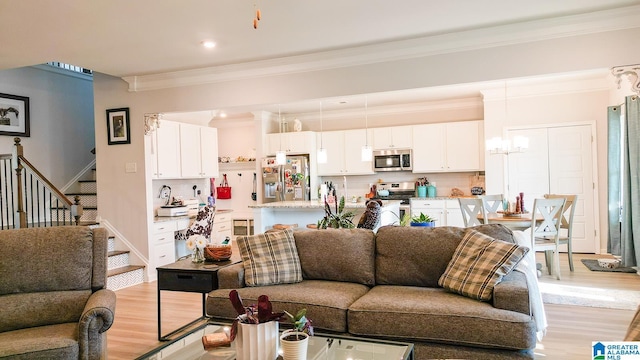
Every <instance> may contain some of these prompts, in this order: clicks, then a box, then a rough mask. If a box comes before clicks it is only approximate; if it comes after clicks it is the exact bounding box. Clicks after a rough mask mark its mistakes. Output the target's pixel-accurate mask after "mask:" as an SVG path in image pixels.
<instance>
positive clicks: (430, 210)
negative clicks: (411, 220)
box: [410, 198, 464, 227]
mask: <svg viewBox="0 0 640 360" xmlns="http://www.w3.org/2000/svg"><path fill="white" fill-rule="evenodd" d="M410 209H411V210H410V211H411V217H413V216H417V215H420V213H423V214H425V215H429V216H430V217H432V218H434V219H436V226H457V227H464V221H463V220H462V213H461V211H460V203H459V202H458V200H442V199H422V198H414V199H411V200H410Z"/></svg>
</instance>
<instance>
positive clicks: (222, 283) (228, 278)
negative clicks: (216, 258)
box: [218, 263, 245, 289]
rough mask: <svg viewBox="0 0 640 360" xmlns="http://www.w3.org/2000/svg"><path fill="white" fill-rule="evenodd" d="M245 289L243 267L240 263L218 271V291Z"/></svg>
mask: <svg viewBox="0 0 640 360" xmlns="http://www.w3.org/2000/svg"><path fill="white" fill-rule="evenodd" d="M242 287H245V283H244V266H243V265H242V263H238V264H233V265H230V266H227V267H224V268H222V269H220V270H218V288H219V289H239V288H242Z"/></svg>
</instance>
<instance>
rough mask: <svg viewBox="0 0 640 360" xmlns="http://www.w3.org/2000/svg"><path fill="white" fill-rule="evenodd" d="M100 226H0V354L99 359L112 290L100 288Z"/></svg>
mask: <svg viewBox="0 0 640 360" xmlns="http://www.w3.org/2000/svg"><path fill="white" fill-rule="evenodd" d="M106 281H107V232H106V230H105V229H101V228H96V229H90V228H88V227H85V226H62V227H50V228H29V229H17V230H1V231H0V358H3V359H4V358H8V359H102V358H106V333H105V332H106V331H107V330H108V329H109V328H110V327H111V324H113V318H114V315H115V305H116V296H115V293H114V292H113V291H111V290H107V289H105V286H106Z"/></svg>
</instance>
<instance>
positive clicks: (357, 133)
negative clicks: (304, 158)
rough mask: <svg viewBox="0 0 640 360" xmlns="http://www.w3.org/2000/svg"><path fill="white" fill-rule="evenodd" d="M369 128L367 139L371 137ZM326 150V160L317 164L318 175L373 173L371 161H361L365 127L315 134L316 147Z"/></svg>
mask: <svg viewBox="0 0 640 360" xmlns="http://www.w3.org/2000/svg"><path fill="white" fill-rule="evenodd" d="M371 133H372V131H371V130H369V140H370V139H371V137H372V134H371ZM321 142H322V146H323V147H324V148H325V149H326V150H327V162H326V163H325V164H318V175H320V176H330V175H367V174H373V167H372V162H371V161H362V146H363V145H365V144H366V143H367V132H366V130H365V129H357V130H342V131H325V132H323V133H322V134H320V133H318V134H317V143H318V147H319V146H320V143H321Z"/></svg>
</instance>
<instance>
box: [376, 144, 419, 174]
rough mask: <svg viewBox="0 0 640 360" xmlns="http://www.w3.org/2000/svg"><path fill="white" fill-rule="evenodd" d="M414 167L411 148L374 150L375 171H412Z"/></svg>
mask: <svg viewBox="0 0 640 360" xmlns="http://www.w3.org/2000/svg"><path fill="white" fill-rule="evenodd" d="M412 169H413V163H412V159H411V149H403V150H395V149H394V150H376V151H374V152H373V171H410V170H412Z"/></svg>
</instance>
